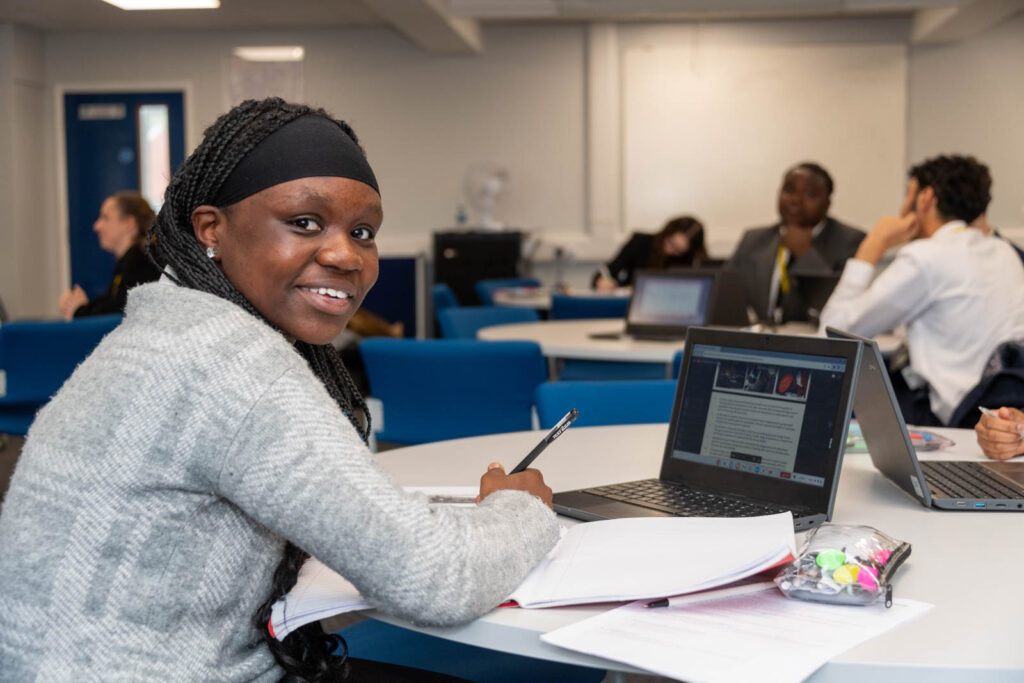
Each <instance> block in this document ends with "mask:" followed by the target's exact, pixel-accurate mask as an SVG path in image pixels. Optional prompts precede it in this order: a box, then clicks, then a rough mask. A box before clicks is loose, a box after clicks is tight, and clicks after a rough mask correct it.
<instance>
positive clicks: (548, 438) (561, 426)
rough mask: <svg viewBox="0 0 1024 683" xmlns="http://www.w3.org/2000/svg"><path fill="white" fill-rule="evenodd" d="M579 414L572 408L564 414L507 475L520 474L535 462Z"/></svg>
mask: <svg viewBox="0 0 1024 683" xmlns="http://www.w3.org/2000/svg"><path fill="white" fill-rule="evenodd" d="M579 414H580V411H578V410H576V409H575V408H573V409H572V410H570V411H569V412H568V413H566V414H565V417H563V418H562V419H561V420H559V421H558V424H556V425H555V426H554V427H552V428H551V431H550V432H548V433H547V434H546V435H545V436H544V438H543V439H541V440H540V443H539V444H537V445H536V446H534V448H533V450H532V451H530V454H529V455H527V456H526V457H525V458H523V459H522V461H521V462H520V463H519V464H518V465H516V466H515V467H513V468H512V471H511V472H509V474H515V473H517V472H522V471H523V470H525V469H526V468H527V467H529V466H530V463H532V462H533V461H534V460H536V459H537V456H538V455H540V454H541V452H543V451H544V449H545V448H547V447H548V446H549V445H550V444H551V442H552V441H554V440H555V439H557V438H558V437H560V436H561V435H562V432H564V431H565V430H566V429H568V428H569V425H571V424H572V421H573V420H575V419H576V418H577V417H579Z"/></svg>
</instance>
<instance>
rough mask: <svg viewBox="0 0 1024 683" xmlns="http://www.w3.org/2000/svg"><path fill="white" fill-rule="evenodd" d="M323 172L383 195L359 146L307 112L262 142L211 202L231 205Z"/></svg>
mask: <svg viewBox="0 0 1024 683" xmlns="http://www.w3.org/2000/svg"><path fill="white" fill-rule="evenodd" d="M321 176H325V177H335V178H351V179H352V180H358V181H359V182H362V183H366V184H367V185H369V186H370V187H372V188H373V189H374V190H376V191H377V194H380V188H379V187H377V178H376V177H375V176H374V175H373V169H371V168H370V164H369V163H368V162H367V161H366V157H365V156H364V155H363V152H362V150H361V149H359V145H357V144H356V143H355V141H354V140H353V139H352V138H351V137H349V136H348V134H346V133H345V131H344V130H342V129H341V126H339V125H338V124H337V123H335V122H334V121H332V120H330V119H328V118H324V117H323V116H318V115H316V114H306V115H305V116H300V117H299V118H297V119H295V120H294V121H291V122H290V123H287V124H285V125H284V126H283V127H281V128H280V129H278V130H276V131H274V132H273V133H271V134H270V135H269V136H268V137H267V138H266V139H265V140H263V141H262V142H260V143H259V144H258V145H256V147H254V148H253V149H252V151H251V152H249V153H248V154H247V155H246V156H245V157H244V158H243V159H242V160H241V161H240V162H238V165H237V166H235V168H234V170H233V171H231V174H230V175H228V177H227V180H225V181H224V184H223V185H221V186H220V189H219V190H217V194H216V195H215V196H214V198H213V201H212V202H211V203H212V204H213V205H214V206H221V207H223V206H230V205H231V204H234V203H235V202H240V201H242V200H243V199H245V198H246V197H249V196H251V195H254V194H256V193H257V192H259V191H261V190H265V189H267V188H268V187H273V186H274V185H280V184H281V183H286V182H288V181H289V180H295V179H297V178H315V177H321Z"/></svg>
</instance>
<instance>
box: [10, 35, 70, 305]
mask: <svg viewBox="0 0 1024 683" xmlns="http://www.w3.org/2000/svg"><path fill="white" fill-rule="evenodd" d="M45 94H46V89H45V76H44V49H43V39H42V36H41V35H40V34H38V33H36V32H35V31H31V30H29V29H26V28H23V27H20V26H12V25H10V24H7V25H2V24H0V150H3V152H2V153H0V235H2V240H0V243H2V245H3V248H2V249H0V297H2V298H3V300H4V304H5V306H6V308H7V309H8V313H10V315H11V316H12V317H21V316H32V315H39V314H41V313H42V312H43V311H45V310H46V309H47V308H48V303H47V302H48V301H49V299H51V298H54V297H56V296H57V290H56V289H55V282H56V280H55V278H54V277H53V273H55V272H56V271H57V269H58V263H57V261H56V258H55V257H54V255H55V254H56V253H57V252H58V245H57V243H56V239H55V238H56V235H57V233H56V231H55V230H53V229H52V228H48V226H47V224H46V221H45V218H44V216H43V214H44V208H45V201H46V200H47V197H48V195H49V193H48V192H47V191H46V190H47V188H46V182H45V175H44V166H45V164H44V161H45V145H46V135H45V131H44V128H45V118H44V110H45ZM49 196H52V195H49Z"/></svg>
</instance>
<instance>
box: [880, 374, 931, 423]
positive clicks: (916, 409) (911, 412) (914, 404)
mask: <svg viewBox="0 0 1024 683" xmlns="http://www.w3.org/2000/svg"><path fill="white" fill-rule="evenodd" d="M889 379H891V380H892V390H893V392H894V393H895V394H896V402H897V403H899V406H900V412H901V413H903V421H904V422H906V423H907V424H908V425H917V426H918V427H942V426H943V424H942V420H940V419H939V418H937V417H935V413H933V412H932V404H931V400H930V399H929V396H928V386H927V385H925V386H923V387H920V388H918V389H911V388H910V387H908V386H907V382H906V380H904V379H903V373H901V372H899V371H896V372H890V373H889Z"/></svg>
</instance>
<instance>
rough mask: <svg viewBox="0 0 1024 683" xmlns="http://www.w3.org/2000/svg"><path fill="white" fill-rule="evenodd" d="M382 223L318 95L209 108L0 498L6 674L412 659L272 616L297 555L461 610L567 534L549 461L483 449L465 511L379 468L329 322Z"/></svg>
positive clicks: (369, 586) (275, 675)
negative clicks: (109, 317)
mask: <svg viewBox="0 0 1024 683" xmlns="http://www.w3.org/2000/svg"><path fill="white" fill-rule="evenodd" d="M382 221H383V213H382V208H381V195H380V192H379V190H378V185H377V180H376V178H375V176H374V174H373V171H372V170H371V168H370V166H369V163H368V162H367V160H366V157H365V156H364V153H363V150H362V148H361V147H360V146H359V144H358V141H357V139H356V137H355V134H354V133H353V132H352V129H351V128H350V127H349V126H348V125H347V124H345V123H344V122H342V121H336V120H334V119H333V118H331V117H330V116H329V115H328V114H326V113H325V112H324V111H322V110H315V109H310V108H309V107H304V106H299V105H292V104H287V103H285V102H283V101H281V100H278V99H267V100H263V101H247V102H244V103H242V104H241V105H239V106H237V107H235V108H234V109H232V110H231V111H230V112H228V113H227V114H225V115H223V116H221V117H220V118H219V119H218V120H217V121H216V122H215V123H214V124H213V125H212V126H210V128H208V129H207V130H206V133H205V136H204V138H203V141H202V143H201V144H200V145H199V147H198V148H197V149H196V150H195V151H194V152H193V153H192V155H191V156H190V157H189V158H188V159H187V160H186V161H185V163H184V165H183V166H182V167H181V168H180V169H179V170H178V172H177V173H176V174H175V175H174V177H173V178H172V179H171V182H170V185H169V186H168V189H167V194H166V202H165V204H164V206H163V208H162V209H161V211H160V215H159V217H158V219H157V221H156V224H155V226H154V228H153V231H152V235H151V238H150V239H149V241H148V242H149V245H150V248H151V250H152V253H153V255H154V258H155V259H156V261H157V263H158V264H160V266H161V267H162V268H163V272H164V276H163V277H162V278H161V280H160V281H159V282H156V283H152V284H147V285H142V286H140V287H137V288H135V289H134V290H132V291H131V292H130V293H129V296H128V306H127V309H126V312H125V319H124V321H123V322H122V323H121V325H120V326H119V327H118V328H117V329H115V330H114V331H113V332H112V333H111V334H109V335H108V336H107V337H106V338H105V339H104V340H103V342H102V343H101V344H100V345H99V347H98V348H97V349H96V351H95V352H94V353H93V354H92V355H91V356H90V357H89V358H88V359H87V360H86V361H85V362H84V363H83V364H82V365H81V366H79V368H78V369H77V370H76V371H75V373H74V375H73V376H72V377H71V378H70V379H69V380H68V382H67V383H66V384H65V385H64V387H63V388H62V389H61V390H60V392H59V393H58V394H57V395H56V396H55V397H54V399H53V400H52V401H51V402H50V403H49V404H47V405H46V406H45V407H44V408H43V409H42V411H40V413H39V415H38V417H37V418H36V421H35V423H34V424H33V425H32V428H31V430H30V431H29V434H28V437H27V440H26V443H25V447H24V450H23V453H22V456H21V459H20V462H19V463H18V466H17V469H16V471H15V473H14V476H13V479H12V482H11V486H10V490H9V492H8V494H7V498H6V500H5V501H4V510H3V516H2V518H0V547H2V548H3V552H2V553H0V595H2V600H0V605H2V609H0V659H2V660H3V676H2V677H3V678H9V679H11V680H69V679H73V678H74V679H119V680H161V681H186V680H188V681H200V680H202V681H206V680H225V681H251V680H258V681H277V680H281V679H282V678H283V677H287V680H290V681H292V680H297V679H301V680H316V681H333V680H348V681H361V680H374V681H377V680H380V681H388V680H421V678H419V677H418V676H417V672H416V670H408V669H404V670H401V669H402V667H390V666H388V665H378V664H375V663H373V662H366V661H360V660H352V659H349V660H347V661H346V660H345V658H344V656H343V653H344V652H346V649H345V648H344V647H343V646H342V644H341V643H338V642H337V641H338V640H339V639H338V637H337V636H325V635H324V634H323V632H322V631H321V630H320V627H319V625H318V624H312V625H311V626H307V627H306V628H304V629H300V630H299V631H298V632H296V633H293V634H291V635H289V636H288V638H286V639H284V640H283V641H278V640H276V639H275V638H274V637H273V635H272V634H271V633H270V630H269V628H268V621H269V617H270V613H271V606H272V604H273V603H274V602H275V601H276V600H277V599H278V598H280V597H281V596H282V595H284V594H285V593H286V592H287V591H288V590H289V589H290V588H291V587H292V586H293V584H294V583H295V580H296V576H297V573H298V571H299V567H300V566H301V564H302V563H303V561H304V560H305V559H306V557H307V556H308V555H313V556H315V557H316V558H317V559H319V560H320V561H321V562H323V563H324V564H326V565H328V566H329V567H331V568H332V569H334V570H335V571H337V572H339V573H340V574H342V575H343V576H345V577H346V578H347V579H348V580H349V581H351V582H352V583H353V584H355V586H356V587H357V588H358V589H359V590H360V592H361V593H362V595H363V596H364V597H365V598H367V599H368V600H369V601H370V602H371V603H372V604H374V605H375V606H376V607H377V608H378V609H380V610H382V611H384V612H387V613H389V614H393V615H395V616H398V617H401V618H404V619H407V620H410V621H413V622H417V623H421V624H455V623H459V622H465V621H468V620H471V619H473V618H475V617H477V616H480V615H481V614H483V613H485V612H487V611H488V610H490V609H491V608H493V607H494V606H495V605H497V604H498V603H500V602H501V601H502V600H503V599H504V598H505V597H506V596H507V595H508V594H509V592H511V590H512V589H513V588H514V587H515V586H516V585H517V584H518V583H519V582H520V581H521V580H522V579H523V577H524V576H525V575H526V573H527V572H528V571H529V569H530V568H532V567H533V566H534V564H535V563H536V562H537V561H539V560H540V559H541V558H542V557H544V555H545V554H546V553H547V552H548V551H549V550H550V549H551V548H552V547H553V546H554V544H555V542H556V541H557V539H558V524H557V523H556V521H555V515H554V513H553V512H552V510H551V508H550V504H551V490H550V489H549V488H548V487H547V486H546V485H545V484H544V481H543V478H542V477H541V475H540V473H539V472H538V471H536V470H527V471H525V472H523V473H521V474H512V475H507V474H505V472H504V470H503V469H501V467H500V466H497V465H492V468H491V469H489V470H488V471H487V472H486V473H484V474H483V476H482V477H481V480H480V502H479V504H478V505H475V506H472V507H470V508H459V509H455V508H452V507H450V506H449V507H444V506H436V505H435V506H431V505H429V504H428V502H427V500H426V498H425V497H423V496H422V495H414V494H407V493H405V492H404V491H403V490H402V488H401V487H399V486H398V485H397V484H396V483H395V482H394V481H393V480H392V479H391V478H390V477H389V476H387V475H386V474H384V473H383V472H382V471H381V470H380V469H378V467H377V465H376V463H375V460H374V456H373V454H372V453H371V452H370V451H369V450H368V448H367V446H366V443H365V442H366V438H367V435H368V434H369V433H370V423H369V414H368V412H367V410H366V404H365V403H364V402H363V399H362V398H361V397H360V396H359V394H358V392H357V391H356V390H355V389H354V387H353V385H352V382H351V380H350V378H349V375H348V373H347V372H346V370H345V367H344V366H343V365H342V364H341V362H340V360H339V358H338V356H337V353H336V352H335V350H334V348H333V347H332V346H331V345H330V341H331V340H332V339H334V338H335V337H336V336H337V335H338V333H339V332H340V331H341V330H342V328H344V326H345V324H346V323H347V322H348V320H349V319H350V318H351V317H352V315H353V313H354V312H355V311H356V309H357V308H358V307H359V305H360V303H361V302H362V300H363V297H364V296H365V295H366V293H367V290H369V289H370V287H372V286H373V284H374V281H375V280H376V278H377V271H378V263H377V246H376V241H375V240H376V237H377V232H378V230H379V229H380V227H381V223H382ZM335 650H337V652H336V653H335V654H332V651H335ZM399 670H401V671H399ZM424 676H426V678H424V679H423V680H437V679H438V677H436V676H434V677H431V675H430V674H424Z"/></svg>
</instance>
